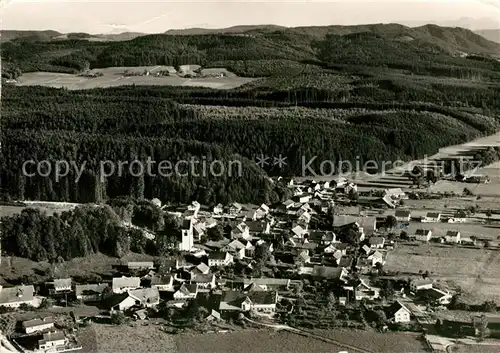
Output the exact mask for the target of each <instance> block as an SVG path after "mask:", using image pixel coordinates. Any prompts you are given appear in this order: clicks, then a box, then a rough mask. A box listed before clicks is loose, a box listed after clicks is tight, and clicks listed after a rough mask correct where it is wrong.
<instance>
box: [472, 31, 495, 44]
mask: <svg viewBox="0 0 500 353" xmlns="http://www.w3.org/2000/svg"><path fill="white" fill-rule="evenodd" d="M475 32H476V33H477V34H479V35H480V36H482V37H484V38H486V39H488V40H490V41H492V42H496V43H500V29H484V30H480V31H475Z"/></svg>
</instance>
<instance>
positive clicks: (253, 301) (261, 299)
mask: <svg viewBox="0 0 500 353" xmlns="http://www.w3.org/2000/svg"><path fill="white" fill-rule="evenodd" d="M277 302H278V292H275V291H270V292H266V291H254V292H248V293H241V292H238V291H225V292H223V293H222V296H221V299H220V304H219V312H221V313H224V312H226V313H227V312H249V311H252V312H255V313H261V314H273V313H274V312H275V311H276V303H277Z"/></svg>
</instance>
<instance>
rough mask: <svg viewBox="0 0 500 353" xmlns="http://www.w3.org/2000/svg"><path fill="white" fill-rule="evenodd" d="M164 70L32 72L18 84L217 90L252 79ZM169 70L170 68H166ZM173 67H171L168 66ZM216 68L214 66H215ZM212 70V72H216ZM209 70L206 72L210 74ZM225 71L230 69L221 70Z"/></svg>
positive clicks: (105, 69)
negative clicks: (85, 74) (165, 73)
mask: <svg viewBox="0 0 500 353" xmlns="http://www.w3.org/2000/svg"><path fill="white" fill-rule="evenodd" d="M160 69H162V67H161V66H154V67H147V66H144V67H108V68H104V69H100V70H99V71H100V72H101V73H102V74H103V75H102V76H100V77H94V78H88V77H82V76H77V75H73V74H62V73H53V72H29V73H26V74H24V75H22V76H21V77H19V78H18V80H17V81H18V83H17V84H16V85H17V86H46V87H57V88H60V87H65V88H67V89H72V90H78V89H91V88H104V87H116V86H123V85H133V84H135V85H146V86H150V85H156V86H189V87H208V88H216V89H231V88H236V87H239V86H241V85H243V84H245V83H248V82H251V81H252V80H254V79H252V78H245V77H237V76H236V75H234V74H233V75H226V76H225V77H222V78H216V77H206V78H205V77H199V78H184V77H182V76H179V75H176V74H174V75H172V76H158V77H157V76H155V75H154V72H155V71H158V70H160ZM164 69H165V70H167V67H164ZM169 69H171V68H169ZM125 70H129V71H130V72H143V71H144V70H148V71H149V72H151V73H152V74H151V75H149V76H124V72H125ZM214 70H215V69H214ZM214 70H211V71H214ZM211 71H210V70H208V71H206V72H207V74H209V73H211ZM222 71H223V72H227V71H224V70H222Z"/></svg>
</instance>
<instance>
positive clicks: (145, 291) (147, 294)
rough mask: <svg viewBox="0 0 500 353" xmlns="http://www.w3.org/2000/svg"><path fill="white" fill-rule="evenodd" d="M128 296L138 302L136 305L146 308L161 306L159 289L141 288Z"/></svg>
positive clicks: (130, 292)
mask: <svg viewBox="0 0 500 353" xmlns="http://www.w3.org/2000/svg"><path fill="white" fill-rule="evenodd" d="M128 294H129V295H130V296H131V297H132V298H134V299H135V300H136V305H139V306H141V307H145V308H153V307H155V306H157V305H158V304H160V292H159V291H158V288H140V289H134V290H130V291H129V292H128Z"/></svg>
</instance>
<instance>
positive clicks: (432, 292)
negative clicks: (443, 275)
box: [418, 288, 451, 299]
mask: <svg viewBox="0 0 500 353" xmlns="http://www.w3.org/2000/svg"><path fill="white" fill-rule="evenodd" d="M418 295H419V296H424V297H430V298H433V299H440V298H442V297H444V296H446V295H449V296H451V294H448V293H446V292H443V291H440V290H439V289H437V288H429V289H422V290H419V291H418Z"/></svg>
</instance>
